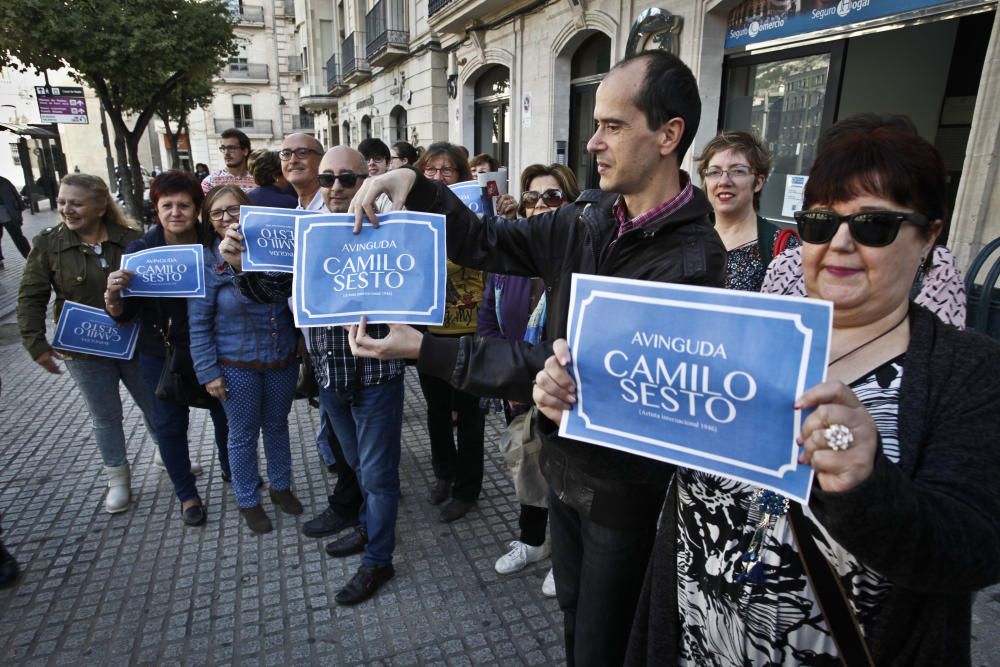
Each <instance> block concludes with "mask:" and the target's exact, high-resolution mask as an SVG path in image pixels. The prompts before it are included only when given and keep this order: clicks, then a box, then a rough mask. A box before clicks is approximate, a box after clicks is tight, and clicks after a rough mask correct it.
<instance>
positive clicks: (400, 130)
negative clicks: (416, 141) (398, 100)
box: [389, 106, 406, 143]
mask: <svg viewBox="0 0 1000 667" xmlns="http://www.w3.org/2000/svg"><path fill="white" fill-rule="evenodd" d="M389 138H390V139H391V141H390V142H389V143H394V142H397V141H406V109H404V108H403V107H401V106H396V107H393V109H392V111H390V112H389Z"/></svg>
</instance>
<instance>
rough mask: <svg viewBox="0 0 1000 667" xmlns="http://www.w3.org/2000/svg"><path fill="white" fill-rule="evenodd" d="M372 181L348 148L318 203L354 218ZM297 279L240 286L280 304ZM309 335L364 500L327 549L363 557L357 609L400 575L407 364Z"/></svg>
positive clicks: (323, 401) (260, 279) (230, 247)
mask: <svg viewBox="0 0 1000 667" xmlns="http://www.w3.org/2000/svg"><path fill="white" fill-rule="evenodd" d="M294 136H296V135H292V136H290V137H288V138H287V139H285V144H283V149H282V152H284V150H285V149H286V148H287V149H288V150H293V145H294V148H302V147H304V146H301V145H296V144H290V143H289V140H290V139H292V137H294ZM305 136H308V135H305ZM310 139H311V137H310ZM282 159H283V160H284V158H282ZM297 159H302V160H303V161H305V160H306V159H311V156H310V155H309V154H308V153H304V154H303V155H302V156H298V155H296V154H295V153H292V154H289V159H288V160H287V162H289V163H290V162H292V161H293V160H297ZM303 171H304V170H303ZM287 173H288V175H286V178H288V181H289V182H290V183H292V186H293V187H295V189H296V192H299V201H300V202H302V201H303V196H304V195H308V193H306V192H304V191H302V192H300V191H299V186H298V185H296V184H295V180H294V179H293V178H291V176H294V175H295V174H294V170H292V169H289V170H287ZM299 176H303V174H301V173H300V174H299ZM367 177H368V170H367V165H366V164H365V160H364V157H363V156H362V155H361V153H359V152H358V151H356V150H354V149H352V148H348V147H346V146H336V147H334V148H331V149H330V150H329V151H328V152H327V153H326V155H324V156H323V157H322V160H321V161H319V162H318V174H317V175H316V179H317V184H318V186H319V190H318V192H317V193H316V195H315V196H314V198H317V197H318V198H320V200H321V201H322V202H323V203H324V206H325V208H327V210H329V211H331V212H334V213H342V212H346V211H347V208H348V207H349V206H350V203H351V200H352V199H353V198H354V194H355V193H356V192H357V191H358V190H359V189H360V188H361V184H362V183H363V182H364V180H365V178H367ZM303 180H304V177H303ZM312 201H313V199H311V200H310V202H312ZM310 209H311V210H317V209H312V208H311V207H310ZM240 241H242V237H240V235H239V234H238V233H237V232H235V231H234V232H232V233H229V234H227V238H226V240H225V241H223V245H224V246H225V247H224V248H222V250H223V255H224V257H225V258H226V260H227V261H228V262H229V263H230V264H232V265H233V266H234V267H238V266H239V263H238V262H239V253H240V251H241V250H242V246H241V243H240ZM289 278H290V274H271V273H246V274H239V275H237V277H236V285H237V287H238V288H239V289H240V291H241V292H242V293H243V294H244V295H245V296H247V297H248V298H250V299H253V300H255V301H259V302H265V303H275V302H280V301H283V300H286V299H287V298H288V297H289V296H290V295H291V281H290V280H289ZM370 330H374V334H373V336H374V337H375V338H382V337H384V336H386V335H388V333H389V327H388V326H387V325H385V324H381V325H373V326H372V327H370ZM304 333H305V335H306V339H307V342H308V345H307V347H308V348H309V355H310V357H311V358H312V361H313V366H314V367H315V369H316V379H317V381H318V382H319V385H320V390H319V401H320V408H321V410H322V411H323V413H324V415H325V416H326V417H327V418H329V420H330V424H331V425H332V426H333V430H334V432H335V433H336V436H337V440H338V441H339V442H340V446H341V450H342V452H343V454H344V458H345V459H346V460H347V463H348V464H349V465H350V467H351V468H352V469H353V470H354V472H355V473H356V475H357V478H358V482H359V483H360V486H361V492H362V495H363V497H364V502H363V504H362V505H361V510H360V512H359V513H358V522H359V525H358V526H357V527H356V528H355V529H353V530H351V531H350V532H349V533H346V534H345V535H344V536H343V537H341V538H339V539H337V540H334V541H333V542H331V543H330V544H328V545H327V546H326V551H327V553H328V554H330V555H331V556H334V557H337V558H342V557H346V556H350V555H352V554H357V553H363V556H362V558H361V567H359V568H358V571H357V573H355V575H354V576H353V577H352V578H351V580H350V581H349V582H347V584H346V585H345V586H344V587H343V588H342V589H341V590H340V591H339V592H338V593H337V596H336V598H335V599H336V600H337V603H338V604H342V605H352V604H357V603H359V602H363V601H365V600H367V599H368V598H370V597H371V596H373V595H374V594H375V593H376V592H377V591H378V589H379V588H380V587H381V586H382V584H384V583H385V582H387V581H389V580H390V579H391V578H392V577H393V575H394V574H395V570H394V569H393V566H392V555H393V552H394V550H395V547H396V514H397V511H398V506H399V457H400V437H401V431H402V427H403V370H404V368H405V365H404V363H403V362H402V361H399V360H391V361H380V360H377V359H358V358H355V357H354V355H352V354H351V349H350V345H349V343H348V341H347V332H346V330H345V329H344V328H343V327H310V328H308V329H306V330H304ZM317 518H319V517H317Z"/></svg>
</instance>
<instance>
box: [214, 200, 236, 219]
mask: <svg viewBox="0 0 1000 667" xmlns="http://www.w3.org/2000/svg"><path fill="white" fill-rule="evenodd" d="M227 215H228V216H229V217H230V218H238V217H240V206H239V204H233V205H232V206H227V207H226V208H213V209H212V210H211V211H209V212H208V217H210V218H211V219H212V220H222V219H223V218H224V217H226V216H227Z"/></svg>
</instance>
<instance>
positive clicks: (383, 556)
mask: <svg viewBox="0 0 1000 667" xmlns="http://www.w3.org/2000/svg"><path fill="white" fill-rule="evenodd" d="M319 401H320V404H321V405H322V406H323V409H324V410H326V413H327V414H328V415H329V416H330V421H331V423H332V424H333V430H334V431H335V432H336V434H337V439H338V440H340V446H341V448H342V449H343V450H344V458H346V459H347V463H348V464H350V466H351V468H353V469H354V471H355V472H356V473H357V475H358V481H359V482H360V483H361V494H362V496H363V497H364V503H362V505H361V511H360V512H359V514H358V518H359V520H360V521H361V525H362V526H363V527H364V528H365V529H366V530H367V531H368V544H367V545H366V546H365V554H364V556H362V558H361V562H362V563H363V564H364V565H369V566H375V567H379V566H382V565H389V564H390V563H392V552H393V551H394V550H395V548H396V513H397V511H398V510H399V456H400V436H401V431H402V428H403V378H402V376H400V377H398V378H396V379H394V380H390V381H389V382H386V383H384V384H377V385H374V386H371V387H363V388H361V389H360V390H354V392H353V396H351V397H349V398H348V397H346V396H342V395H340V394H338V393H337V392H336V391H335V390H333V389H329V388H324V387H321V388H320V390H319Z"/></svg>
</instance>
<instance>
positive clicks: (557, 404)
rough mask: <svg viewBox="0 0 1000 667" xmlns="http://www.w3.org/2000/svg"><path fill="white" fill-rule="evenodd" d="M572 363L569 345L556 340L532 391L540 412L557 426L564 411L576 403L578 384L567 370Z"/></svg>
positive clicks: (536, 377)
mask: <svg viewBox="0 0 1000 667" xmlns="http://www.w3.org/2000/svg"><path fill="white" fill-rule="evenodd" d="M570 361H572V359H571V357H570V353H569V343H567V342H566V340H565V339H563V338H559V339H556V340H555V341H554V342H553V343H552V356H550V357H549V358H548V359H546V360H545V367H544V368H543V369H542V370H540V371H538V373H537V374H536V375H535V386H534V387H532V389H531V397H532V399H533V400H534V401H535V405H536V406H537V407H538V410H539V411H540V412H541V413H542V414H543V415H545V416H546V417H548V418H549V419H550V420H552V421H553V422H555V423H557V424H558V423H559V421H560V420H561V419H562V413H563V411H564V410H569V409H570V408H571V407H572V405H573V404H574V403H576V383H575V382H573V378H572V377H571V376H570V374H569V371H568V370H567V367H568V366H569V363H570Z"/></svg>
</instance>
